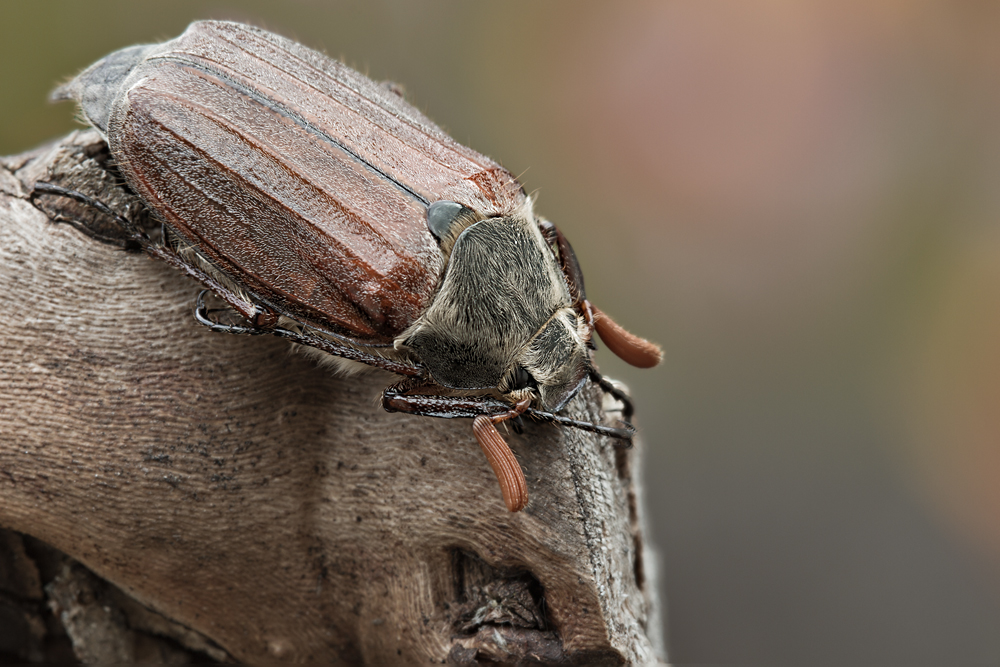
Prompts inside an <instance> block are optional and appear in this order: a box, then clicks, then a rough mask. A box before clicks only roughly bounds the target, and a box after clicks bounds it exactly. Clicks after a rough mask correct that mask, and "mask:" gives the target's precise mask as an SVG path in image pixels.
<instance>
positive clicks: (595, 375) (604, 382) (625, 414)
mask: <svg viewBox="0 0 1000 667" xmlns="http://www.w3.org/2000/svg"><path fill="white" fill-rule="evenodd" d="M590 379H591V381H593V382H594V383H595V384H596V385H598V386H599V387H600V388H601V389H602V390H604V392H605V393H608V394H611V395H612V396H613V397H614V399H615V400H616V401H618V402H619V403H621V404H622V421H623V422H625V423H627V424H630V423H631V422H632V415H634V414H635V406H634V405H633V404H632V397H631V396H629V395H628V393H627V392H624V391H622V390H621V389H620V388H618V387H616V386H615V384H614V383H613V382H611V381H610V380H608V379H607V378H606V377H604V376H603V375H601V374H600V373H599V372H597V371H596V370H594V369H591V370H590Z"/></svg>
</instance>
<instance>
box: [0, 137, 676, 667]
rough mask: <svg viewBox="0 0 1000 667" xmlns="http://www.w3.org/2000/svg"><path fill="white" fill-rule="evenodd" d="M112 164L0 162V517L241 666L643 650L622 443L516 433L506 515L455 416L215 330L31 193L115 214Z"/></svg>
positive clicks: (89, 158) (641, 656)
mask: <svg viewBox="0 0 1000 667" xmlns="http://www.w3.org/2000/svg"><path fill="white" fill-rule="evenodd" d="M106 161H107V153H106V152H105V150H104V147H103V144H102V143H101V141H100V139H99V138H98V137H97V135H96V134H95V133H93V132H89V131H88V132H80V133H75V134H73V135H70V136H69V137H67V138H66V139H64V140H63V141H61V142H59V143H57V144H53V145H52V146H49V147H46V148H44V149H41V150H38V151H35V152H33V153H31V154H28V155H25V156H20V157H16V158H8V159H6V160H5V161H4V162H3V163H2V164H0V290H2V295H3V297H2V298H3V315H2V317H0V526H5V527H8V528H11V529H13V530H17V531H20V532H22V533H26V534H28V535H31V536H33V537H35V538H37V539H39V540H42V541H44V542H45V543H48V544H50V545H52V546H54V547H55V548H57V549H59V550H61V551H63V552H65V553H66V554H68V555H70V556H71V557H73V558H75V559H77V560H78V561H79V562H81V563H83V564H84V565H86V566H87V567H88V568H89V569H90V570H92V571H93V572H94V573H96V574H97V575H99V576H100V577H103V578H105V579H106V580H107V581H109V582H111V583H113V584H115V585H116V586H118V587H120V588H121V589H122V590H124V591H126V592H127V593H128V594H129V595H130V596H132V597H133V598H134V599H135V600H137V601H138V602H140V603H142V605H145V606H146V607H148V608H149V609H152V610H155V611H156V612H158V613H159V614H162V615H163V616H165V617H167V618H168V619H172V620H173V621H175V622H177V623H180V624H182V625H183V626H186V627H187V628H190V629H191V630H193V631H196V632H197V633H200V634H201V635H204V636H205V637H207V638H208V639H210V640H211V641H212V642H214V643H215V644H217V645H218V646H219V647H222V648H223V649H225V651H226V652H228V654H229V655H230V656H232V658H234V659H236V660H239V661H245V662H248V663H261V662H282V661H289V662H303V661H309V662H329V661H333V662H341V663H346V664H355V663H357V664H361V663H367V664H388V663H391V662H397V661H398V662H412V663H418V662H421V663H426V662H427V661H428V660H429V659H430V660H431V661H438V662H440V661H450V662H458V663H461V662H472V661H475V660H482V659H491V660H496V661H502V662H524V661H534V660H539V661H541V662H543V663H554V662H559V661H569V662H607V663H618V662H632V663H647V662H650V661H653V660H654V659H655V649H654V645H653V642H652V641H651V640H650V637H651V636H653V637H655V636H656V635H657V634H658V633H657V632H656V630H655V629H654V625H655V623H656V620H655V617H654V614H653V597H654V591H653V588H652V586H651V584H650V582H649V581H648V580H647V577H646V575H645V574H644V572H643V571H644V566H643V561H644V556H645V554H644V547H643V541H642V531H641V517H640V516H639V512H640V510H639V503H638V501H637V495H636V494H637V484H638V478H637V476H636V475H635V474H634V471H635V465H636V461H637V458H636V457H637V453H636V451H635V450H633V451H628V452H616V451H615V450H614V449H613V447H612V445H611V443H610V442H609V441H607V440H606V439H603V438H599V437H596V436H593V435H591V434H588V433H583V432H579V431H574V430H568V429H559V428H556V427H553V426H550V425H544V424H528V425H527V428H526V430H525V434H524V435H523V436H517V435H514V434H513V433H511V434H510V435H509V436H506V437H507V438H508V440H509V442H510V444H511V446H512V448H513V449H514V451H515V453H516V454H517V456H518V458H519V460H520V461H521V464H522V466H523V468H524V470H525V474H526V476H527V479H528V485H529V489H530V494H531V501H530V504H529V505H528V507H527V509H526V510H525V511H523V512H521V513H518V514H510V513H509V512H507V510H506V509H505V508H504V505H503V502H502V501H501V498H500V493H499V490H498V488H497V483H496V480H495V478H494V476H493V473H492V472H491V471H490V468H489V466H488V465H487V463H486V461H485V459H484V458H483V455H482V453H481V452H480V450H479V447H478V446H477V445H476V442H475V440H474V439H473V437H472V433H471V429H470V422H469V421H468V420H453V421H452V420H440V419H425V418H417V417H411V416H406V415H399V414H388V413H385V412H383V411H382V410H381V409H380V408H379V407H377V405H376V398H377V396H378V394H379V391H380V390H381V388H382V387H384V386H385V385H386V384H387V382H389V381H390V380H391V377H390V376H388V375H384V374H379V373H373V374H371V375H369V376H365V377H362V378H360V379H359V378H350V379H340V378H337V377H334V376H333V375H331V374H330V373H329V372H327V371H324V370H322V369H320V368H317V367H316V366H315V364H314V363H313V362H311V361H310V360H308V359H306V358H305V357H304V356H303V355H300V354H297V353H296V352H295V351H293V350H292V349H291V347H290V346H289V345H288V344H287V343H286V342H284V341H282V340H278V339H273V338H270V337H266V336H261V337H256V338H244V337H233V336H225V335H220V334H212V333H210V332H209V331H207V330H205V329H204V328H202V327H200V326H199V325H198V324H196V323H195V322H194V320H193V318H192V316H191V309H192V303H193V300H194V297H195V295H196V294H197V291H198V289H199V286H197V285H196V284H195V283H193V282H191V281H190V280H189V279H187V278H184V277H183V276H181V275H179V274H177V273H176V272H175V271H173V270H172V269H170V268H169V267H168V266H166V265H162V264H160V263H157V262H155V261H152V260H150V259H149V258H148V257H146V256H144V255H137V254H132V253H127V252H123V251H122V250H120V249H118V248H116V247H114V246H112V245H109V244H103V243H99V242H97V241H94V240H93V239H91V238H88V237H86V236H84V235H83V234H81V233H80V232H79V231H77V230H76V229H74V228H73V227H71V226H70V225H66V224H56V223H53V222H52V221H50V220H49V219H48V218H47V217H46V216H45V215H43V214H42V213H40V212H39V211H37V210H36V209H35V208H33V207H32V206H31V205H30V204H29V203H28V200H27V194H28V192H29V191H30V187H31V184H32V183H33V182H34V181H35V180H47V181H50V182H56V183H60V184H62V185H65V186H68V187H74V188H76V189H79V190H83V191H85V192H88V193H90V194H93V195H95V196H98V197H99V198H100V199H102V200H103V201H105V202H108V203H109V204H110V205H112V206H113V207H114V208H116V210H119V211H124V210H125V209H126V207H127V206H128V205H129V204H134V203H135V202H134V200H133V199H132V198H131V196H130V194H129V193H128V192H126V191H125V190H124V189H122V188H121V187H120V186H119V184H118V183H116V180H115V179H114V178H113V177H112V176H109V174H108V172H107V170H106V169H105V167H106V166H107V164H106ZM64 205H66V206H70V204H69V203H68V202H64ZM73 210H75V211H76V213H77V214H78V215H81V216H84V215H89V213H87V212H84V211H82V210H80V209H73ZM129 210H130V211H131V212H132V213H133V214H134V213H135V212H136V211H137V210H138V209H137V207H135V206H132V207H131V208H130V209H129ZM91 222H92V223H93V224H98V221H96V220H91ZM111 231H112V232H113V229H112V230H111ZM600 400H601V393H600V392H599V391H596V390H595V391H587V392H584V394H583V395H582V396H580V397H578V398H577V399H576V401H575V403H574V404H573V405H572V406H571V411H573V412H576V413H577V414H579V415H580V418H582V419H587V420H605V419H607V417H606V416H605V415H604V414H603V413H602V408H601V406H600V404H599V402H600ZM654 641H655V640H654Z"/></svg>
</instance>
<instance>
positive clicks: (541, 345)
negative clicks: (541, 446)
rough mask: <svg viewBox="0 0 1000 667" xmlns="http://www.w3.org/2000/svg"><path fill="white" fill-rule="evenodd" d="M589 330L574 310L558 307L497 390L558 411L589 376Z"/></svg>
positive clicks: (513, 397)
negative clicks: (534, 400) (530, 399)
mask: <svg viewBox="0 0 1000 667" xmlns="http://www.w3.org/2000/svg"><path fill="white" fill-rule="evenodd" d="M588 337H589V328H588V327H587V325H586V323H585V322H584V321H583V318H581V317H580V316H579V315H577V313H576V311H575V310H573V309H571V308H562V309H560V310H559V311H558V312H556V314H555V315H554V316H553V317H552V318H551V319H550V320H549V321H548V322H547V323H546V324H545V326H543V327H542V328H541V330H540V331H539V332H538V334H536V335H535V337H534V338H532V339H531V341H530V342H529V343H528V344H527V345H525V346H524V348H522V349H521V351H520V354H519V355H518V357H517V361H516V362H515V363H514V365H513V367H512V368H511V369H510V370H509V371H508V372H507V374H506V375H505V376H504V378H503V380H502V381H501V382H500V385H499V386H498V387H497V389H498V390H499V391H500V392H501V393H503V394H506V395H508V396H509V397H510V398H511V400H513V401H517V400H520V399H522V398H536V397H537V398H538V399H540V402H541V405H542V406H543V407H544V408H545V409H547V410H550V411H552V412H558V411H559V410H561V409H562V407H563V406H564V405H566V403H567V402H568V401H569V400H570V399H571V398H573V396H575V395H576V393H577V392H578V391H579V390H580V388H581V387H582V386H583V385H584V383H585V382H586V381H587V376H588V375H589V373H590V354H589V352H588V350H587V339H588Z"/></svg>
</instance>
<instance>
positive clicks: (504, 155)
mask: <svg viewBox="0 0 1000 667" xmlns="http://www.w3.org/2000/svg"><path fill="white" fill-rule="evenodd" d="M2 15H3V21H2V22H0V63H2V66H0V91H2V92H0V154H10V153H14V152H19V151H22V150H26V149H28V148H31V147H32V146H35V145H37V144H39V143H41V142H44V141H47V140H49V139H52V138H55V137H57V136H59V135H61V134H63V133H65V132H67V131H69V130H71V129H73V128H74V127H76V126H75V125H74V123H73V120H72V119H73V109H72V107H71V106H70V105H68V104H61V105H50V104H48V103H47V102H46V96H47V94H48V92H49V91H50V90H51V89H52V87H53V86H54V85H55V84H56V83H58V82H60V81H62V80H63V79H65V78H66V77H69V76H71V75H73V74H74V73H76V72H77V71H79V70H80V69H82V68H83V67H85V66H86V65H89V64H90V63H91V62H93V61H95V60H96V59H98V58H100V57H101V56H103V55H105V54H106V53H108V52H110V51H111V50H113V49H117V48H120V47H123V46H126V45H129V44H132V43H137V42H148V41H160V40H162V39H166V38H170V37H174V36H176V35H177V34H179V33H180V32H181V31H183V29H184V27H185V26H186V25H187V23H188V22H190V21H191V20H194V19H202V18H227V19H237V20H243V21H247V22H251V23H255V24H257V25H259V26H261V27H264V28H267V29H270V30H273V31H276V32H279V33H281V34H283V35H285V36H288V37H292V38H295V39H297V40H298V41H301V42H303V43H305V44H307V45H308V46H311V47H314V48H317V49H321V50H324V51H326V52H327V53H328V54H330V55H332V56H335V57H340V58H342V59H344V60H345V61H346V62H347V63H348V64H350V65H352V66H354V67H355V68H357V69H359V70H361V71H362V72H365V73H367V74H368V75H369V76H371V77H373V78H375V79H380V80H381V79H390V80H393V81H396V82H399V83H401V84H403V85H404V86H405V89H406V92H407V97H408V98H409V100H410V101H411V102H413V103H414V104H416V105H417V106H418V107H420V108H421V109H423V110H424V111H425V112H427V114H428V115H429V116H430V117H431V118H433V119H434V120H436V121H437V122H438V123H440V124H441V125H442V126H443V127H445V128H446V129H447V130H448V131H449V132H450V133H451V134H452V135H453V136H454V137H455V138H456V139H458V140H459V141H461V142H462V143H465V144H467V145H469V146H471V147H473V148H475V149H477V150H479V151H481V152H483V153H486V154H488V155H490V156H492V157H494V158H496V159H498V160H499V161H501V162H502V163H503V164H504V165H505V166H506V167H507V168H509V169H510V170H511V171H512V172H514V173H515V174H521V175H522V180H523V182H524V183H525V184H526V186H527V188H528V189H529V191H534V192H536V193H537V195H538V205H537V210H539V211H540V212H541V213H543V214H544V215H545V216H547V217H549V218H551V219H552V220H553V221H554V222H556V223H557V224H558V225H560V227H561V228H562V229H563V231H565V232H566V233H567V235H568V236H569V238H570V239H572V241H573V244H574V246H575V248H576V250H577V254H578V255H579V256H580V260H581V263H582V265H583V267H584V270H585V272H586V276H587V288H588V294H589V296H590V297H591V299H592V300H593V301H594V302H595V303H596V304H597V305H598V306H599V307H600V308H602V309H603V310H605V311H606V312H608V313H609V314H611V315H613V316H614V317H615V318H616V319H617V320H618V321H619V322H620V323H621V324H622V325H624V326H626V327H627V328H629V329H630V330H632V331H634V332H635V333H638V334H640V335H643V336H647V337H649V338H651V339H653V340H657V341H658V342H660V343H662V344H663V345H664V348H665V352H666V360H665V363H664V364H663V365H662V366H661V367H660V368H657V369H656V370H653V371H637V370H635V369H631V368H629V367H626V366H625V365H624V364H622V363H620V362H618V360H617V359H615V358H613V357H612V356H611V355H610V354H609V353H607V352H606V351H602V352H600V353H599V357H598V359H599V363H600V364H601V367H602V369H603V370H604V371H605V372H606V373H608V374H610V375H612V376H614V377H618V378H621V379H623V380H624V381H625V382H627V383H628V384H629V385H630V387H631V388H632V391H633V393H634V394H635V396H636V401H637V403H638V408H639V413H638V414H639V423H640V426H641V427H642V430H643V437H644V441H645V446H646V458H645V465H644V467H645V470H644V474H645V479H646V502H647V518H648V521H649V527H650V530H651V532H652V537H653V539H654V540H655V542H656V544H657V546H658V549H659V553H660V556H661V568H660V575H661V576H660V588H661V593H662V596H663V601H664V602H665V607H666V614H665V620H666V626H667V627H666V632H667V636H668V637H669V647H670V657H671V659H672V660H673V661H674V662H681V663H683V662H755V661H793V660H794V661H800V660H801V661H813V662H815V661H823V662H832V661H840V660H852V661H866V662H874V661H894V662H903V661H920V662H932V661H933V662H945V661H947V662H990V663H994V664H995V663H997V662H998V661H1000V630H998V629H1000V4H997V3H990V2H971V1H970V2H957V1H953V2H938V3H933V2H920V1H912V0H907V1H903V0H898V1H897V0H880V1H879V2H874V3H873V2H862V1H855V0H837V1H835V2H834V1H829V2H814V3H801V2H795V1H793V0H788V1H780V2H779V1H775V2H771V1H757V2H714V1H704V0H697V1H696V0H689V1H685V2H631V3H614V4H610V3H609V4H582V3H579V2H549V3H538V4H536V3H528V2H513V3H503V4H500V3H489V4H487V3H475V4H473V3H468V4H465V3H463V4H459V3H448V2H431V3H420V4H416V3H410V2H404V1H403V0H400V1H398V2H385V1H383V2H364V3H361V2H345V3H332V2H330V3H327V2H307V1H297V2H283V3H280V4H279V3H269V2H223V1H215V2H191V1H184V0H174V1H173V2H170V3H134V2H111V1H107V0H104V1H98V2H88V3H79V2H76V3H70V2H65V3H56V2H45V1H36V2H31V3H28V2H22V3H13V2H9V3H5V4H4V5H3V10H2Z"/></svg>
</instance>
